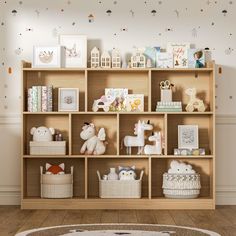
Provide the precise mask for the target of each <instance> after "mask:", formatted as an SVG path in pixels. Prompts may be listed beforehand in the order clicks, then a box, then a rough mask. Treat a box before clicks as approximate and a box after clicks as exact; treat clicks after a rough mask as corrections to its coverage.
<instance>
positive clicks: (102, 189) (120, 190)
mask: <svg viewBox="0 0 236 236" xmlns="http://www.w3.org/2000/svg"><path fill="white" fill-rule="evenodd" d="M97 174H98V179H99V197H100V198H141V193H142V178H143V171H141V173H140V178H139V179H138V180H102V179H101V176H100V173H99V171H97Z"/></svg>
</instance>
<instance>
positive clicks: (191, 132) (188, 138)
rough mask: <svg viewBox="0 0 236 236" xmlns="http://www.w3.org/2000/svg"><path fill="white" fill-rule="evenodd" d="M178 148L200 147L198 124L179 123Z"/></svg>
mask: <svg viewBox="0 0 236 236" xmlns="http://www.w3.org/2000/svg"><path fill="white" fill-rule="evenodd" d="M178 148H179V149H182V148H186V149H194V148H195V149H198V148H199V141H198V125H178Z"/></svg>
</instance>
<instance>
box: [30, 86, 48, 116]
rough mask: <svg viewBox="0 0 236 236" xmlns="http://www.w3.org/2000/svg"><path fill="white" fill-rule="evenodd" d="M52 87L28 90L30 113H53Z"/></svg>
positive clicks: (34, 87) (33, 87) (37, 87)
mask: <svg viewBox="0 0 236 236" xmlns="http://www.w3.org/2000/svg"><path fill="white" fill-rule="evenodd" d="M52 90H53V87H52V86H32V88H29V89H28V112H50V111H52V99H53V98H52Z"/></svg>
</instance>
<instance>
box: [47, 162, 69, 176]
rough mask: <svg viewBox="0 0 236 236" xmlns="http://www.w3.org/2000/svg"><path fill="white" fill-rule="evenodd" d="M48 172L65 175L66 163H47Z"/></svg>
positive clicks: (49, 173) (48, 173)
mask: <svg viewBox="0 0 236 236" xmlns="http://www.w3.org/2000/svg"><path fill="white" fill-rule="evenodd" d="M46 174H47V175H64V174H65V164H64V163H61V164H60V165H51V164H49V163H46Z"/></svg>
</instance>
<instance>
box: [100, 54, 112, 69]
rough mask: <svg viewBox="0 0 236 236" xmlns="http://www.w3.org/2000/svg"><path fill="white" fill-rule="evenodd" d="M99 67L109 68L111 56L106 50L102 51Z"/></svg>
mask: <svg viewBox="0 0 236 236" xmlns="http://www.w3.org/2000/svg"><path fill="white" fill-rule="evenodd" d="M101 67H102V68H111V56H110V54H109V53H108V52H107V51H105V52H103V53H102V56H101Z"/></svg>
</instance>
